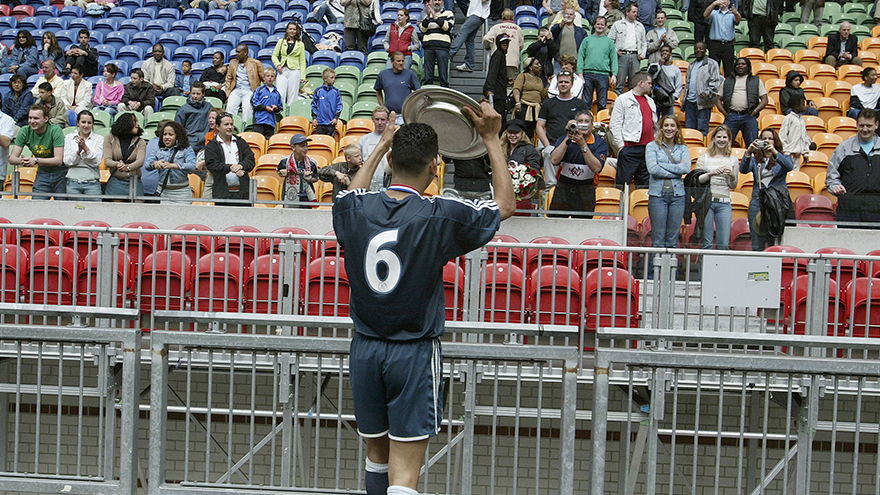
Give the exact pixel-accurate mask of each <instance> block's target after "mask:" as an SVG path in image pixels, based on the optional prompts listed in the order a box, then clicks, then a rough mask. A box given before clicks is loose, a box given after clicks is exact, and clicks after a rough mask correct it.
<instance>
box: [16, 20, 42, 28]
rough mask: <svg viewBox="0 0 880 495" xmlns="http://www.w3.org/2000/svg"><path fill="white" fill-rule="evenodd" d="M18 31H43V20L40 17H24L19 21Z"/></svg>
mask: <svg viewBox="0 0 880 495" xmlns="http://www.w3.org/2000/svg"><path fill="white" fill-rule="evenodd" d="M18 29H25V30H27V31H34V30H36V29H43V20H42V19H40V18H39V17H23V18H22V19H21V20H20V21H18Z"/></svg>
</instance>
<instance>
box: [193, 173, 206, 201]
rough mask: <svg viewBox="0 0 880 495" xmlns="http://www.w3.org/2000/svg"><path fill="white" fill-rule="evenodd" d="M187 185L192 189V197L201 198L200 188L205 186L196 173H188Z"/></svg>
mask: <svg viewBox="0 0 880 495" xmlns="http://www.w3.org/2000/svg"><path fill="white" fill-rule="evenodd" d="M189 187H190V189H192V195H193V197H194V198H201V197H202V190H203V189H204V188H205V183H204V181H202V178H201V177H199V176H198V175H196V174H189Z"/></svg>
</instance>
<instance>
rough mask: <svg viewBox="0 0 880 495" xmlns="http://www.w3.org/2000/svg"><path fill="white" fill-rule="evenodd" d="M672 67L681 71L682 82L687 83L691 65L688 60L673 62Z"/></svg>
mask: <svg viewBox="0 0 880 495" xmlns="http://www.w3.org/2000/svg"><path fill="white" fill-rule="evenodd" d="M672 65H674V66H676V67H678V68H679V69H680V70H681V80H682V81H686V80H687V71H688V68H689V67H690V66H691V64H689V63H688V62H687V61H686V60H673V61H672Z"/></svg>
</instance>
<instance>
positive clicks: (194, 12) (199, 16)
mask: <svg viewBox="0 0 880 495" xmlns="http://www.w3.org/2000/svg"><path fill="white" fill-rule="evenodd" d="M206 15H207V14H205V11H204V10H202V9H186V10H184V11H183V14H182V15H181V16H180V19H181V20H185V21H192V22H194V23H199V22H201V21H204V20H205V16H206Z"/></svg>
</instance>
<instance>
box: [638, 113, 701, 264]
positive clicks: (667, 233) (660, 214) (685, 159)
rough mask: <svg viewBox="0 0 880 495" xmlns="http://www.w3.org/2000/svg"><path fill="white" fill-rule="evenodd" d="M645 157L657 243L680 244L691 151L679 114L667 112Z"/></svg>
mask: <svg viewBox="0 0 880 495" xmlns="http://www.w3.org/2000/svg"><path fill="white" fill-rule="evenodd" d="M645 161H646V162H647V166H648V173H649V174H650V181H649V184H648V217H650V218H651V240H652V241H653V245H654V247H665V248H674V247H676V246H678V234H679V232H681V220H682V218H684V203H685V199H684V192H685V191H684V181H683V180H682V176H683V175H684V174H686V173H688V172H689V171H690V170H691V155H690V152H688V148H687V145H685V144H684V137H683V136H682V135H681V127H680V126H679V122H678V117H676V116H675V115H667V116H666V117H663V119H661V120H660V132H658V133H657V138H656V139H655V140H654V141H651V142H650V143H648V145H647V146H646V147H645Z"/></svg>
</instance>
